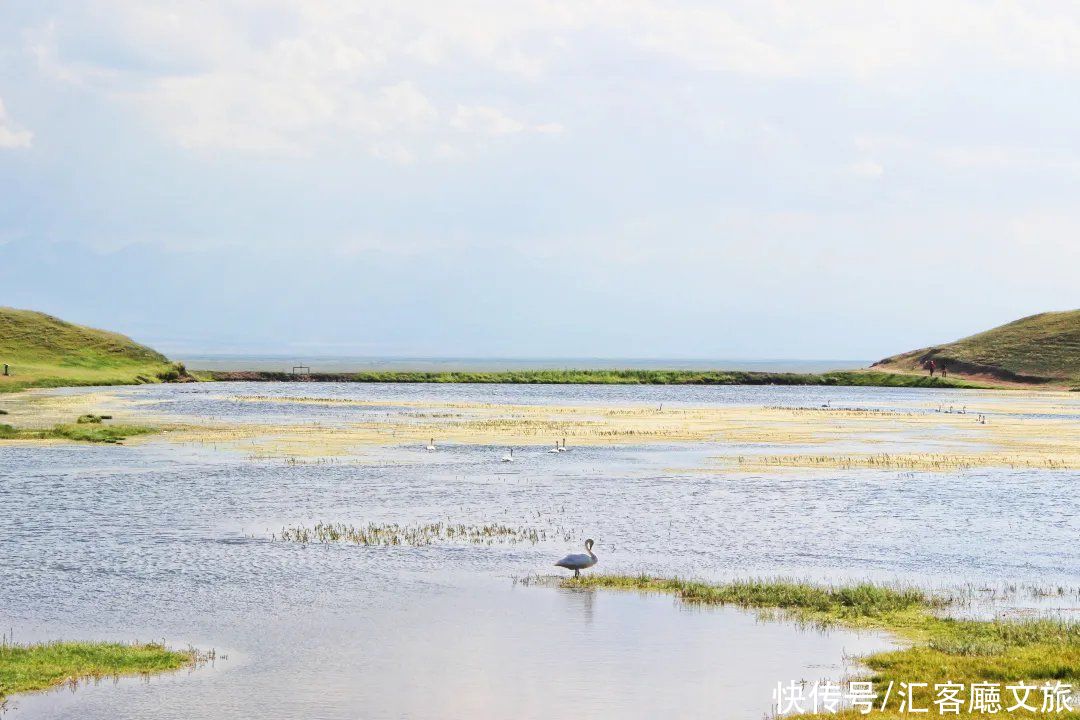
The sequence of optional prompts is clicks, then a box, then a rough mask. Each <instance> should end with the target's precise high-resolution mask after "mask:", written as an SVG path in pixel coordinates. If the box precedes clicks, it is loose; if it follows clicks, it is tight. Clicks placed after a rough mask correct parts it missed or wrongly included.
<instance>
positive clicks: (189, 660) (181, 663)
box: [0, 641, 208, 699]
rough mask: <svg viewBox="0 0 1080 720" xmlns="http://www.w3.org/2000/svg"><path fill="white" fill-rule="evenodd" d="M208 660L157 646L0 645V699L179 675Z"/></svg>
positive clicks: (88, 643)
mask: <svg viewBox="0 0 1080 720" xmlns="http://www.w3.org/2000/svg"><path fill="white" fill-rule="evenodd" d="M207 657H208V656H206V655H202V654H200V653H198V652H197V651H196V650H194V649H188V650H183V651H180V650H172V649H169V648H167V647H165V645H163V644H158V643H132V644H127V643H109V642H50V643H37V644H31V645H21V644H11V643H8V642H6V641H5V642H4V643H2V644H0V699H3V698H4V697H5V696H7V695H11V694H13V693H21V692H30V691H34V690H44V689H46V688H50V687H54V686H56V685H61V684H63V683H75V682H78V681H80V680H82V679H88V678H102V677H119V676H121V675H139V674H147V673H157V672H164V671H168V670H178V669H180V668H183V667H188V666H192V665H195V664H196V663H198V662H201V661H202V660H204V659H206V658H207Z"/></svg>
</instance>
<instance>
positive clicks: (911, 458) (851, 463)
mask: <svg viewBox="0 0 1080 720" xmlns="http://www.w3.org/2000/svg"><path fill="white" fill-rule="evenodd" d="M735 462H736V463H737V464H738V465H739V466H743V467H753V468H770V467H799V468H837V469H843V470H852V469H864V470H927V471H944V470H971V469H974V468H979V467H986V466H987V465H996V466H998V467H1008V468H1011V469H1045V470H1065V469H1069V468H1070V467H1071V466H1072V463H1071V462H1070V461H1069V460H1067V459H1058V458H1052V457H1042V458H1032V457H1021V456H1019V455H1017V456H1009V455H1002V456H999V457H994V458H992V460H991V459H988V457H987V456H986V455H960V454H955V455H952V454H946V453H906V454H893V453H876V454H872V455H825V454H823V455H738V456H736V458H735Z"/></svg>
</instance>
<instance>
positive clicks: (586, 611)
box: [562, 588, 596, 625]
mask: <svg viewBox="0 0 1080 720" xmlns="http://www.w3.org/2000/svg"><path fill="white" fill-rule="evenodd" d="M562 596H563V597H564V598H566V600H567V603H568V604H569V605H570V606H571V608H572V610H573V612H572V614H573V616H575V617H576V616H578V615H580V616H581V618H582V620H583V621H584V624H585V625H592V623H593V606H594V605H595V604H596V588H563V589H562Z"/></svg>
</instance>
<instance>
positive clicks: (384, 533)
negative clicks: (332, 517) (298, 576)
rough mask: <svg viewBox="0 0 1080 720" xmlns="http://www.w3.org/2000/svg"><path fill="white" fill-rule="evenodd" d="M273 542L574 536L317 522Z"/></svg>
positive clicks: (496, 526)
mask: <svg viewBox="0 0 1080 720" xmlns="http://www.w3.org/2000/svg"><path fill="white" fill-rule="evenodd" d="M271 538H272V539H273V540H284V541H288V542H298V543H304V544H306V543H353V544H354V545H376V546H378V545H409V546H412V547H423V546H426V545H434V544H439V543H446V544H467V545H495V544H513V543H531V544H533V545H535V544H536V543H539V542H544V541H547V540H570V539H572V538H573V533H571V532H569V531H567V530H563V529H549V528H534V527H525V526H517V527H514V526H510V525H503V524H501V523H488V524H484V525H469V524H465V523H451V522H435V523H427V524H423V525H398V524H396V523H367V524H366V525H349V524H346V523H321V522H320V523H316V524H315V525H314V527H310V528H309V527H307V526H305V525H295V526H292V527H283V528H281V532H278V533H274V534H273V535H272V536H271Z"/></svg>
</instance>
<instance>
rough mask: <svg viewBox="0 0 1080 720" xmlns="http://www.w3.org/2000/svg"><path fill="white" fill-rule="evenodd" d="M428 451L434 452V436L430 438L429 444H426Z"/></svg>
mask: <svg viewBox="0 0 1080 720" xmlns="http://www.w3.org/2000/svg"><path fill="white" fill-rule="evenodd" d="M427 451H428V452H435V438H431V444H430V445H428V446H427Z"/></svg>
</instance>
